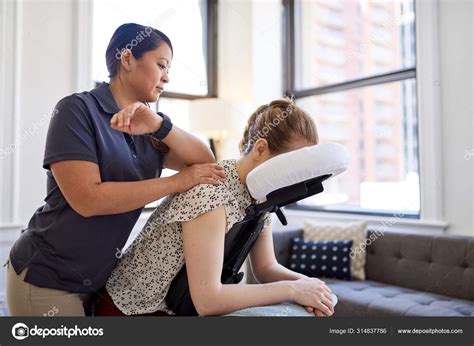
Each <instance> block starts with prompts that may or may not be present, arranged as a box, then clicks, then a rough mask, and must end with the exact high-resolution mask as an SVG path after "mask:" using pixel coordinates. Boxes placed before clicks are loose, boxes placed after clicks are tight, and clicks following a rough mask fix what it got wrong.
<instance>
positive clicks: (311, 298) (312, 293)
mask: <svg viewBox="0 0 474 346" xmlns="http://www.w3.org/2000/svg"><path fill="white" fill-rule="evenodd" d="M293 283H294V287H295V293H294V296H293V300H294V301H295V302H296V303H298V304H300V305H302V306H305V307H310V308H312V309H314V311H315V315H316V316H320V315H319V314H320V313H322V314H324V316H332V314H333V313H334V308H333V304H332V291H331V290H330V289H329V287H327V286H326V284H325V283H324V282H323V281H321V280H319V279H317V278H308V277H306V278H302V279H298V280H296V281H293ZM307 311H308V310H307Z"/></svg>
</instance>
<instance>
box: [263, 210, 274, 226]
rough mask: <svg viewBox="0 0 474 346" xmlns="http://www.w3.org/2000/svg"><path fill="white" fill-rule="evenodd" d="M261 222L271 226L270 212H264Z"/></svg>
mask: <svg viewBox="0 0 474 346" xmlns="http://www.w3.org/2000/svg"><path fill="white" fill-rule="evenodd" d="M263 222H264V225H265V226H271V225H272V214H270V213H268V212H267V213H265V217H264V218H263Z"/></svg>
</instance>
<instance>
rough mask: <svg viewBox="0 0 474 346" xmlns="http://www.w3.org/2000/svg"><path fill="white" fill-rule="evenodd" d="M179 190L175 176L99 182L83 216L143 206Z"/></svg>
mask: <svg viewBox="0 0 474 346" xmlns="http://www.w3.org/2000/svg"><path fill="white" fill-rule="evenodd" d="M176 192H177V187H176V182H175V178H174V177H172V176H171V177H163V178H155V179H148V180H142V181H132V182H104V183H99V184H97V186H96V188H95V189H93V191H92V192H90V195H89V196H88V198H87V202H88V203H87V204H88V206H86V207H85V211H84V212H83V213H81V214H82V216H85V217H90V216H99V215H112V214H120V213H125V212H129V211H132V210H135V209H139V208H142V207H143V206H144V205H146V204H148V203H151V202H154V201H156V200H158V199H160V198H162V197H165V196H167V195H170V194H173V193H176Z"/></svg>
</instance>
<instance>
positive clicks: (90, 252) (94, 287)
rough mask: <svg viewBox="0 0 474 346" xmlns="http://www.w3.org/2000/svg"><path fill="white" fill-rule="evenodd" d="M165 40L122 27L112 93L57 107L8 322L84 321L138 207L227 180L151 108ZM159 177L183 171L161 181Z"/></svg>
mask: <svg viewBox="0 0 474 346" xmlns="http://www.w3.org/2000/svg"><path fill="white" fill-rule="evenodd" d="M172 57H173V48H172V45H171V41H170V40H169V38H168V37H167V36H166V35H165V34H163V33H162V32H160V31H159V30H156V29H154V28H151V27H145V26H142V25H138V24H133V23H130V24H124V25H122V26H120V27H119V28H118V29H117V30H116V31H115V33H114V34H113V36H112V39H111V40H110V43H109V46H108V47H107V51H106V61H107V69H108V71H109V73H110V83H109V84H108V83H103V84H101V85H99V86H98V87H97V88H95V89H93V90H91V91H86V92H82V93H76V94H73V95H70V96H67V97H65V98H63V99H62V100H61V101H59V103H58V104H57V106H56V109H55V112H54V114H55V115H54V117H53V118H52V119H51V122H50V125H49V130H48V135H47V140H46V149H45V156H44V161H43V167H44V168H45V169H46V170H47V196H46V198H45V200H44V201H45V203H44V205H43V206H41V207H40V208H39V209H37V210H36V212H35V213H34V215H33V217H32V218H31V220H30V222H29V224H28V227H27V228H26V229H25V230H24V231H23V232H22V235H21V236H20V238H19V239H18V240H17V241H16V242H15V244H14V245H13V247H12V249H11V252H10V258H9V262H8V274H7V296H8V305H9V309H10V313H11V315H14V316H42V315H44V314H48V313H49V311H51V310H52V309H53V308H54V312H55V315H56V316H81V315H85V310H84V303H85V302H86V301H87V299H88V298H89V297H90V296H91V294H92V293H95V292H98V291H99V290H100V289H101V288H102V287H103V286H104V285H105V283H106V281H107V279H108V278H109V276H110V273H111V272H112V270H113V269H114V267H115V265H116V262H117V260H118V257H119V256H117V249H121V248H122V247H123V246H124V245H125V243H126V241H127V239H128V237H129V235H130V232H131V231H132V229H133V227H134V225H135V223H136V221H137V219H138V217H139V215H140V213H141V211H142V209H143V207H144V206H145V205H146V204H148V203H150V202H153V201H156V200H158V199H160V198H162V197H164V196H167V195H170V194H174V193H178V192H184V191H186V190H188V189H189V188H191V187H193V186H195V185H197V184H200V183H206V184H220V183H222V182H223V181H224V178H225V175H224V173H223V170H222V168H221V167H220V166H218V165H217V164H215V163H214V162H215V159H214V156H213V154H212V152H211V151H210V150H209V149H208V148H207V146H206V145H205V144H204V143H202V141H200V140H199V139H198V138H196V137H195V136H193V135H191V134H189V133H187V132H185V131H183V130H181V129H180V128H178V127H177V126H173V125H172V123H171V120H170V119H169V118H168V117H167V116H166V115H165V114H163V113H160V112H159V113H158V114H156V113H155V112H153V111H152V110H151V109H150V108H149V107H148V106H147V103H148V102H156V100H157V99H158V98H159V96H160V95H161V93H162V92H163V90H164V86H165V84H166V83H168V81H169V79H168V72H169V68H170V64H171V60H172ZM163 168H170V169H173V170H176V171H179V172H178V173H177V174H175V175H173V176H170V177H164V178H160V176H161V171H162V169H163Z"/></svg>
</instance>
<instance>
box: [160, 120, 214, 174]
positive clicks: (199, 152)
mask: <svg viewBox="0 0 474 346" xmlns="http://www.w3.org/2000/svg"><path fill="white" fill-rule="evenodd" d="M163 143H165V144H166V145H167V146H168V147H170V149H171V150H173V152H175V153H176V155H177V156H179V157H180V158H181V160H183V162H184V164H185V165H186V166H191V165H194V164H197V163H213V162H215V160H216V159H215V157H214V154H213V153H212V151H211V149H209V147H208V146H207V145H206V144H204V143H203V141H201V140H200V139H199V138H197V137H196V136H194V135H192V134H190V133H188V132H186V131H183V130H182V129H180V128H179V127H177V126H173V127H172V129H171V131H170V133H168V135H167V136H166V137H165V138H164V139H163Z"/></svg>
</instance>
